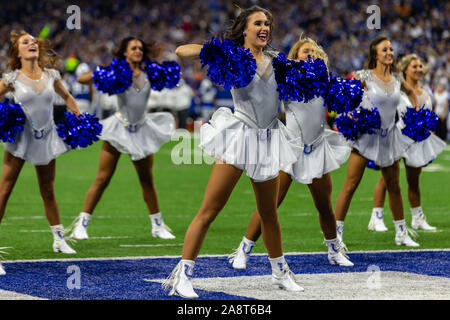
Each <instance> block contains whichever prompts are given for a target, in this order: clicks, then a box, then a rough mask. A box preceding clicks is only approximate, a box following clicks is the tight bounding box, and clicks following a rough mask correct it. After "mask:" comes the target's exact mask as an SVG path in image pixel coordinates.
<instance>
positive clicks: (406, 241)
mask: <svg viewBox="0 0 450 320" xmlns="http://www.w3.org/2000/svg"><path fill="white" fill-rule="evenodd" d="M394 226H395V244H396V245H398V246H401V245H405V246H407V247H419V246H420V245H419V244H418V243H417V242H415V241H414V240H412V239H411V237H410V236H409V234H411V235H413V236H414V237H417V233H415V232H413V231H412V230H408V227H407V226H406V222H405V219H403V220H397V221H394Z"/></svg>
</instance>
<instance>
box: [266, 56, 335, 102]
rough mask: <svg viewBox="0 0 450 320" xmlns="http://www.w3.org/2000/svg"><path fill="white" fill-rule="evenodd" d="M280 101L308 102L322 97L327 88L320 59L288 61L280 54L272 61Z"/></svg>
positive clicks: (326, 79) (326, 80) (326, 76)
mask: <svg viewBox="0 0 450 320" xmlns="http://www.w3.org/2000/svg"><path fill="white" fill-rule="evenodd" d="M272 65H273V68H274V71H275V79H276V81H277V85H278V92H279V95H280V99H281V100H285V101H289V100H293V101H299V102H308V101H309V100H311V99H314V98H315V97H319V96H324V95H325V93H326V91H327V88H328V71H327V67H326V65H325V62H324V61H323V60H321V59H315V60H314V59H312V58H311V57H309V56H308V61H299V62H297V61H294V60H289V59H287V58H286V56H285V55H284V54H282V53H280V54H278V56H277V57H275V58H274V59H273V60H272Z"/></svg>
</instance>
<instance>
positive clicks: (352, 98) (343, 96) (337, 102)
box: [325, 72, 364, 114]
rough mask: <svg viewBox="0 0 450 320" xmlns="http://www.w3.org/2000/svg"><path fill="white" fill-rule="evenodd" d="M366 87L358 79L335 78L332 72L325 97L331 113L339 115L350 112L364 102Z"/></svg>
mask: <svg viewBox="0 0 450 320" xmlns="http://www.w3.org/2000/svg"><path fill="white" fill-rule="evenodd" d="M363 93H364V87H363V85H362V83H361V81H359V80H357V79H344V78H340V77H335V76H334V75H333V74H332V73H331V72H330V82H329V87H328V91H327V93H326V96H325V103H326V105H327V106H328V108H329V110H330V111H335V112H337V113H338V114H339V113H344V112H350V111H353V110H355V109H356V108H358V107H359V105H360V104H361V102H362V98H363Z"/></svg>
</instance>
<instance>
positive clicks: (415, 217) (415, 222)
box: [411, 207, 436, 231]
mask: <svg viewBox="0 0 450 320" xmlns="http://www.w3.org/2000/svg"><path fill="white" fill-rule="evenodd" d="M411 214H412V222H411V227H412V228H413V229H416V230H426V231H436V227H432V226H430V225H429V224H428V223H427V221H426V218H425V215H424V214H423V211H422V207H417V208H411Z"/></svg>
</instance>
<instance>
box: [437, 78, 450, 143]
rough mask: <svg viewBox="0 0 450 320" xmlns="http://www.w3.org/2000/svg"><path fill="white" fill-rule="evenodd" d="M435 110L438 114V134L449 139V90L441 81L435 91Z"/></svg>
mask: <svg viewBox="0 0 450 320" xmlns="http://www.w3.org/2000/svg"><path fill="white" fill-rule="evenodd" d="M434 100H435V104H434V112H435V113H436V114H437V115H438V117H439V120H438V128H437V130H436V135H437V136H438V137H439V138H441V139H442V140H444V141H447V132H448V130H447V118H448V91H447V89H446V88H445V84H444V83H443V82H440V83H439V84H438V85H437V87H436V91H435V92H434Z"/></svg>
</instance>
